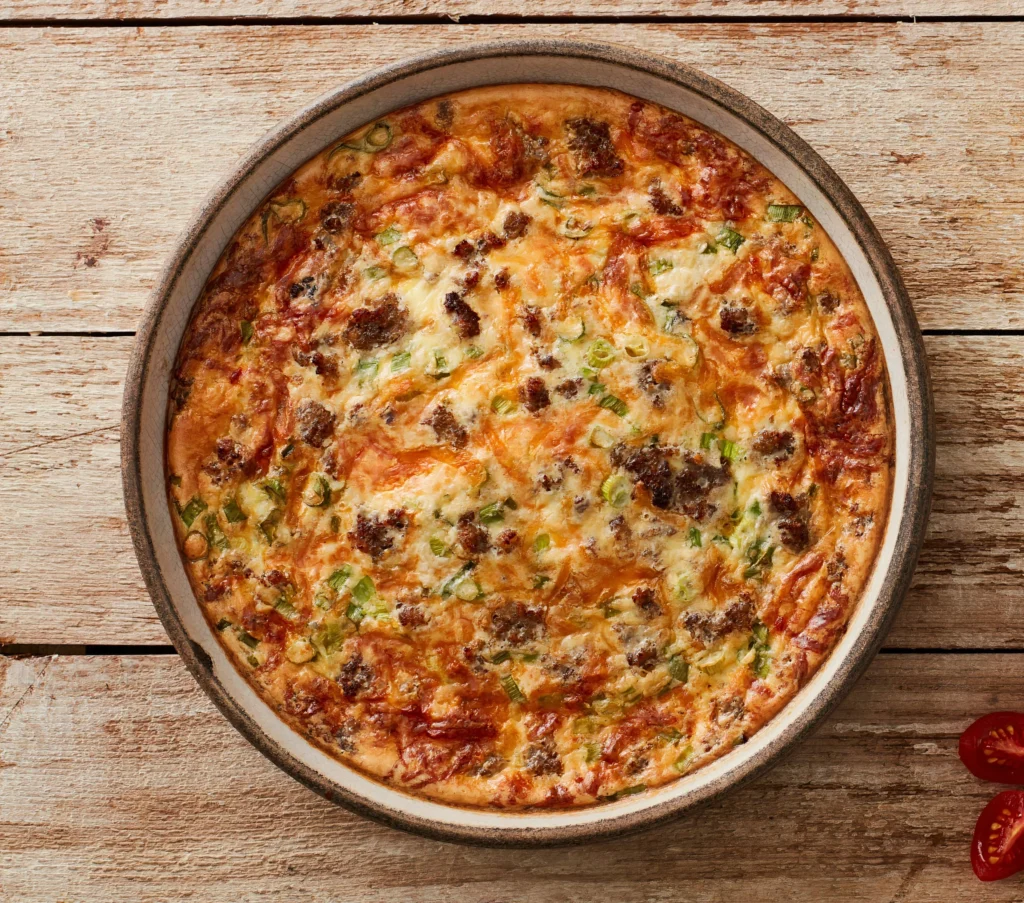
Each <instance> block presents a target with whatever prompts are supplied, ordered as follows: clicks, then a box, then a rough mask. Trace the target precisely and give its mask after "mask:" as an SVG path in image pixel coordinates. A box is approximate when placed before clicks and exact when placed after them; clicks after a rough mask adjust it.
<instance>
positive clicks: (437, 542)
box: [430, 536, 452, 558]
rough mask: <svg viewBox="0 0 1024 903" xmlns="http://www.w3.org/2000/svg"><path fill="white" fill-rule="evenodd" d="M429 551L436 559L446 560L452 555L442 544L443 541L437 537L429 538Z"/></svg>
mask: <svg viewBox="0 0 1024 903" xmlns="http://www.w3.org/2000/svg"><path fill="white" fill-rule="evenodd" d="M430 551H431V552H433V553H434V554H435V555H436V556H437V557H438V558H447V557H448V556H449V555H451V553H452V550H451V549H449V548H448V546H446V545H445V544H444V540H443V539H441V538H440V537H438V536H431V537H430Z"/></svg>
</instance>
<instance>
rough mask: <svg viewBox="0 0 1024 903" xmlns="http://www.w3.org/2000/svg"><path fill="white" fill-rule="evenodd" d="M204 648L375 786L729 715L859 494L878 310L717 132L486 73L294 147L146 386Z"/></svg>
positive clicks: (564, 775) (658, 740) (575, 763)
mask: <svg viewBox="0 0 1024 903" xmlns="http://www.w3.org/2000/svg"><path fill="white" fill-rule="evenodd" d="M169 405H170V419H169V423H170V427H169V432H168V437H167V469H168V480H169V482H168V492H169V501H170V504H171V506H172V509H173V512H174V514H173V517H174V520H175V523H176V525H177V529H178V538H179V541H180V545H181V549H182V555H183V558H184V559H185V562H186V568H187V570H188V574H189V577H190V579H191V581H192V585H193V587H194V589H195V592H196V595H197V597H198V599H199V603H200V605H201V606H202V607H203V609H204V611H205V612H206V616H207V617H208V619H209V621H210V623H211V624H212V625H214V626H215V628H216V630H217V631H218V635H219V637H220V639H221V641H222V642H223V644H224V646H225V648H226V650H227V652H228V654H229V656H230V657H231V658H232V660H233V661H234V662H235V663H236V664H237V666H238V668H239V669H240V670H241V672H242V673H243V674H244V675H245V676H246V677H247V678H248V679H249V680H250V681H251V682H252V683H253V685H254V686H255V687H257V688H258V689H259V691H260V692H261V693H262V695H263V697H264V698H265V699H266V700H267V701H268V703H270V704H271V705H272V706H274V707H275V708H276V709H277V710H278V711H279V712H280V713H281V716H282V717H283V718H285V719H286V720H287V721H288V722H289V723H290V724H291V725H293V726H294V728H295V729H296V730H298V731H300V732H302V733H303V734H304V735H306V736H308V737H309V738H311V739H312V740H313V741H314V742H316V743H317V744H319V745H321V746H322V747H323V748H324V749H326V750H328V751H329V752H331V753H332V754H333V755H335V756H337V757H338V758H339V759H341V760H343V761H344V762H346V763H349V764H351V765H353V766H355V767H357V768H359V769H361V770H362V771H364V772H365V773H367V774H369V775H372V776H374V777H376V778H378V779H380V780H382V781H385V782H387V783H389V784H392V785H393V786H395V787H397V788H401V789H405V790H410V791H413V792H416V793H418V794H422V795H424V796H428V797H431V798H434V799H439V800H446V801H450V802H456V803H460V804H466V805H480V806H493V807H503V808H522V807H530V806H554V807H565V806H580V805H588V804H593V803H596V802H599V801H602V800H607V799H615V798H620V797H622V796H623V795H628V794H631V793H635V792H639V791H640V790H643V789H644V788H648V787H654V786H657V785H661V784H664V783H665V782H667V781H672V780H674V779H676V778H678V777H679V776H680V775H683V774H687V773H689V772H692V771H693V770H694V769H696V768H700V767H701V766H703V765H705V764H707V763H708V762H710V761H712V760H714V759H715V758H717V757H718V756H721V755H722V754H723V753H725V752H727V751H728V750H730V749H731V748H733V747H734V746H735V745H736V744H738V743H742V742H744V741H745V740H746V739H747V738H749V737H750V736H751V735H752V734H753V733H754V732H755V731H756V730H758V728H759V727H761V726H762V725H763V724H764V723H765V722H766V721H767V720H768V719H770V718H771V717H772V715H773V714H774V713H776V712H777V711H778V710H779V708H780V707H781V706H783V705H784V704H785V703H786V702H787V701H788V700H789V699H790V698H791V697H792V696H793V694H794V693H795V692H796V691H797V690H798V689H799V688H800V686H801V685H803V684H804V683H805V682H806V681H807V679H808V677H809V676H810V675H811V674H812V673H813V672H814V671H815V669H816V668H817V667H818V665H819V664H820V663H821V661H822V660H823V658H824V657H825V656H826V655H827V654H828V653H829V651H830V650H831V649H832V647H833V646H834V645H835V643H836V641H837V639H838V637H839V636H840V635H841V634H842V632H843V630H844V629H845V625H846V623H847V621H848V618H849V616H850V613H851V611H852V609H853V607H854V605H855V603H856V601H857V600H858V598H859V597H860V595H861V593H862V590H863V587H864V585H865V583H866V581H867V578H868V576H869V574H870V571H871V567H872V564H873V560H874V557H875V554H876V550H877V549H878V546H879V543H880V542H881V538H882V535H883V533H884V529H885V523H886V516H887V510H888V504H889V488H890V480H891V456H892V439H891V435H892V431H891V427H890V419H889V405H888V401H887V380H886V376H885V367H884V361H883V357H882V352H881V349H880V345H879V340H878V337H877V335H876V332H875V328H874V325H873V323H872V321H871V317H870V315H869V313H868V310H867V307H866V305H865V303H864V299H863V297H862V296H861V294H860V292H859V290H858V287H857V285H856V284H855V282H854V281H853V279H852V277H851V275H850V273H849V270H848V269H847V267H846V265H845V263H844V261H843V260H842V259H841V258H840V256H839V254H838V252H837V251H836V249H835V247H834V246H833V244H832V243H831V241H830V240H829V238H828V236H826V235H825V233H824V231H823V229H822V228H821V226H820V225H819V224H818V223H817V222H815V221H814V220H813V218H812V217H811V216H810V215H808V213H807V211H806V210H805V209H804V208H803V207H802V206H801V205H800V202H799V201H798V200H797V199H796V198H795V197H794V196H793V195H792V194H791V193H790V192H789V191H788V190H787V189H786V188H785V187H784V186H783V185H782V184H781V183H780V182H779V181H778V180H777V179H776V178H774V177H773V176H772V175H771V174H770V173H769V172H767V171H766V170H765V169H764V168H763V167H762V166H760V165H759V164H758V163H756V162H755V161H754V160H752V159H751V158H750V157H749V156H747V155H746V154H745V153H743V152H741V151H740V150H738V149H737V148H736V147H735V146H734V145H732V144H731V143H730V142H728V141H726V140H725V139H724V138H722V137H721V136H720V135H717V134H715V133H714V132H711V131H709V130H707V129H705V128H703V127H701V126H699V125H697V124H696V123H694V122H693V121H691V120H689V119H686V118H684V117H682V116H679V115H677V114H675V113H671V112H669V111H667V110H665V109H662V108H659V107H657V106H654V105H651V104H648V103H643V102H640V101H637V100H635V99H634V98H631V97H627V96H624V95H622V94H618V93H616V92H613V91H607V90H591V89H585V88H577V87H564V86H562V87H559V86H545V85H529V86H513V87H509V86H503V87H497V88H486V89H478V90H473V91H467V92H464V93H460V94H455V95H452V96H449V97H443V98H437V99H434V100H430V101H426V102H424V103H421V104H418V105H416V106H413V107H409V108H407V109H404V110H400V111H398V112H395V113H393V114H391V115H389V116H387V117H385V119H383V120H381V121H380V122H377V123H371V124H368V125H367V126H366V127H364V128H362V129H360V130H359V131H357V132H356V133H354V134H352V135H350V136H348V137H347V138H346V139H345V140H344V141H341V142H338V143H337V144H336V145H333V146H332V147H331V148H329V149H328V150H326V151H325V152H323V153H322V154H320V155H319V156H317V157H315V158H314V159H312V160H310V161H309V162H308V163H306V164H305V165H304V166H302V167H301V168H300V169H299V170H298V171H297V172H296V173H295V174H294V175H293V176H292V177H291V178H289V179H287V180H286V181H285V182H283V183H282V184H281V185H280V186H279V187H278V188H277V189H276V190H275V191H274V193H273V194H272V195H271V196H270V197H269V198H268V199H267V200H266V201H265V202H264V203H263V204H262V205H261V206H260V208H259V209H258V210H257V211H256V213H255V214H253V216H252V217H251V219H250V220H249V221H248V222H247V223H246V224H245V226H244V227H243V228H242V229H241V230H239V232H238V234H237V235H236V236H235V237H234V239H233V240H232V242H231V244H230V246H229V247H228V249H227V251H226V252H225V253H224V255H223V258H222V259H221V260H220V262H219V263H218V264H217V266H216V268H215V269H214V271H213V274H212V275H211V277H210V279H209V282H208V284H207V286H206V288H205V290H204V292H203V295H202V297H201V299H200V301H199V302H198V304H197V305H196V309H195V313H194V317H193V320H192V322H191V324H190V326H189V328H188V330H187V332H186V335H185V338H184V340H183V342H182V345H181V349H180V353H179V356H178V360H177V365H176V368H175V378H174V382H173V389H172V392H171V397H170V399H169Z"/></svg>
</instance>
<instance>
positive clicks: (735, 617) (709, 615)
mask: <svg viewBox="0 0 1024 903" xmlns="http://www.w3.org/2000/svg"><path fill="white" fill-rule="evenodd" d="M683 624H685V625H686V629H687V630H689V631H690V634H691V635H692V636H693V637H694V639H697V640H700V642H702V643H704V644H705V645H709V644H711V643H713V642H714V641H715V640H717V639H719V638H720V637H723V636H725V635H726V634H728V633H732V632H733V631H734V630H750V628H751V627H752V626H753V624H754V604H753V602H751V601H750V600H749V599H741V600H739V601H737V602H733V603H732V605H730V606H729V607H728V608H727V609H726V610H725V611H691V612H689V613H688V614H687V615H686V616H685V617H684V618H683Z"/></svg>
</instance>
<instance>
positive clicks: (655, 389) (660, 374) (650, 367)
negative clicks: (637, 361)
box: [636, 361, 672, 407]
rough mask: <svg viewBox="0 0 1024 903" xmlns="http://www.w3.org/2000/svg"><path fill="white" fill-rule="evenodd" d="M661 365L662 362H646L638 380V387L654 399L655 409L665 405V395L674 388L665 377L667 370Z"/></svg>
mask: <svg viewBox="0 0 1024 903" xmlns="http://www.w3.org/2000/svg"><path fill="white" fill-rule="evenodd" d="M659 363H660V361H645V362H644V363H643V364H642V365H641V367H640V372H639V373H638V374H637V378H636V381H637V385H639V386H640V388H641V389H643V390H644V392H646V393H647V394H648V395H650V396H651V397H652V398H653V399H654V406H655V407H661V406H662V405H664V403H665V399H664V393H665V392H666V391H668V390H669V389H671V388H672V383H671V382H670V381H669V380H668V379H667V378H666V376H665V372H664V370H665V368H664V367H661V368H659V367H658V364H659Z"/></svg>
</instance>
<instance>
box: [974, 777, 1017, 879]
mask: <svg viewBox="0 0 1024 903" xmlns="http://www.w3.org/2000/svg"><path fill="white" fill-rule="evenodd" d="M993 860H994V861H993ZM971 865H972V866H974V874H975V875H977V876H978V877H979V878H980V879H981V880H982V881H998V880H999V879H1000V878H1009V877H1010V875H1014V874H1016V873H1017V872H1019V871H1020V870H1021V869H1024V790H1004V791H1003V792H1002V793H1000V794H998V795H997V796H996V797H995V798H994V799H993V800H992V802H990V803H989V804H988V805H987V806H986V807H985V808H984V810H982V813H981V815H980V816H979V817H978V824H977V825H975V827H974V840H972V841H971Z"/></svg>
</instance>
